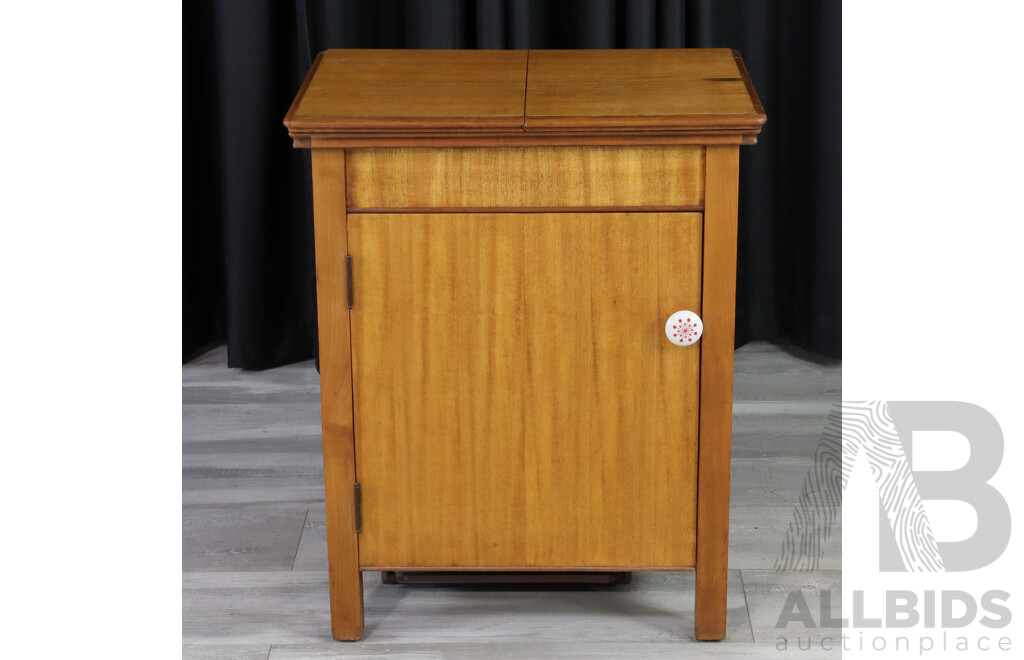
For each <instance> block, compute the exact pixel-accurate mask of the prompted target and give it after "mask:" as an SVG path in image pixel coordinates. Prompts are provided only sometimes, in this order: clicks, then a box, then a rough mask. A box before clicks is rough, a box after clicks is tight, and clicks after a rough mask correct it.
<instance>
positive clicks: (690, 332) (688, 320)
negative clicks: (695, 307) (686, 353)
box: [665, 309, 704, 346]
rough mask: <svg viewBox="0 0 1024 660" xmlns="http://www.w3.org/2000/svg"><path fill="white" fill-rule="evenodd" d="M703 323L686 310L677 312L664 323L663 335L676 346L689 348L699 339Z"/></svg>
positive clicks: (702, 330)
mask: <svg viewBox="0 0 1024 660" xmlns="http://www.w3.org/2000/svg"><path fill="white" fill-rule="evenodd" d="M703 332H704V323H703V322H702V321H701V320H700V317H699V316H697V315H696V314H694V313H693V312H691V311H690V310H688V309H684V310H682V311H678V312H676V313H675V314H673V315H672V316H670V317H668V321H666V322H665V335H666V336H667V337H668V340H669V341H670V342H672V343H673V344H675V345H676V346H689V345H690V344H694V343H696V342H697V340H698V339H700V336H701V333H703Z"/></svg>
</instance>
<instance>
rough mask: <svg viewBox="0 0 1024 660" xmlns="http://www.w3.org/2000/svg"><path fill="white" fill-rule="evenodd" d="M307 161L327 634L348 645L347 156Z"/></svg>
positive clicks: (359, 610)
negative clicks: (310, 182)
mask: <svg viewBox="0 0 1024 660" xmlns="http://www.w3.org/2000/svg"><path fill="white" fill-rule="evenodd" d="M312 159H313V217H314V223H315V230H316V279H317V286H316V290H317V315H318V319H317V320H318V325H319V333H320V405H321V418H322V423H323V444H324V489H325V496H326V504H327V553H328V565H329V570H330V587H331V629H332V632H333V634H334V638H335V639H345V640H353V639H359V638H360V637H362V634H363V594H362V580H363V578H362V573H360V571H359V547H358V536H357V534H356V520H355V494H354V485H355V444H354V438H353V425H352V353H351V350H352V349H351V345H350V343H349V313H348V275H347V272H346V271H347V268H346V263H345V257H346V254H347V252H348V247H347V237H346V217H345V152H344V151H342V150H340V149H314V150H313V152H312Z"/></svg>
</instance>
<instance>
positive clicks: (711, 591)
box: [693, 563, 728, 642]
mask: <svg viewBox="0 0 1024 660" xmlns="http://www.w3.org/2000/svg"><path fill="white" fill-rule="evenodd" d="M727 578H728V570H727V568H726V566H725V564H724V563H723V564H722V565H721V566H720V567H719V566H716V567H712V568H708V569H705V570H703V571H702V570H701V568H700V566H699V565H698V566H697V597H696V599H695V603H694V626H693V628H694V636H695V637H696V638H697V639H699V640H701V641H708V642H711V641H719V640H722V639H725V622H726V613H727V611H728V606H727V598H728V590H727V588H726V580H727Z"/></svg>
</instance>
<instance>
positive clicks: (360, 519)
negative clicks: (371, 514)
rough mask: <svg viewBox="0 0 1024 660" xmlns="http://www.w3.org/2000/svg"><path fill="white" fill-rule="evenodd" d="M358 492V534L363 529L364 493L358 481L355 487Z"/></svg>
mask: <svg viewBox="0 0 1024 660" xmlns="http://www.w3.org/2000/svg"><path fill="white" fill-rule="evenodd" d="M355 494H356V534H358V533H360V532H362V531H363V493H362V491H360V490H359V484H358V483H356V487H355Z"/></svg>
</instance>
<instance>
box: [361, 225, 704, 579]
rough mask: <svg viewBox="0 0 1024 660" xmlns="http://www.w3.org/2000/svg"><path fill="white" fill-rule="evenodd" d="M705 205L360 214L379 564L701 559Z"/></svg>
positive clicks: (373, 536) (366, 522) (369, 540)
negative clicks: (676, 329) (677, 321)
mask: <svg viewBox="0 0 1024 660" xmlns="http://www.w3.org/2000/svg"><path fill="white" fill-rule="evenodd" d="M701 224H702V216H701V214H699V213H436V214H414V213H399V214H353V215H350V216H349V219H348V232H349V238H348V240H349V251H350V253H351V254H352V258H353V262H352V267H353V286H354V306H353V308H352V310H351V317H350V318H351V330H352V335H351V336H352V364H353V392H354V406H355V417H354V419H355V441H356V465H357V468H356V469H357V478H358V480H359V482H360V484H361V493H362V512H363V518H362V533H361V534H360V537H359V556H360V564H361V565H362V566H363V567H367V568H380V567H395V568H401V567H510V568H512V567H600V566H621V567H630V566H632V567H645V566H650V567H688V566H693V565H694V554H695V537H696V534H695V532H696V522H695V521H696V497H697V426H698V424H697V422H698V420H697V412H698V378H699V365H700V343H699V342H698V343H697V344H695V345H692V346H688V347H678V346H674V345H673V344H671V343H670V342H669V341H668V340H667V339H666V337H665V332H664V327H665V321H666V319H667V318H668V317H669V316H670V315H671V314H672V313H673V312H675V311H677V310H680V309H690V310H693V311H695V312H698V313H699V312H700V291H701V283H700V273H701Z"/></svg>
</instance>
